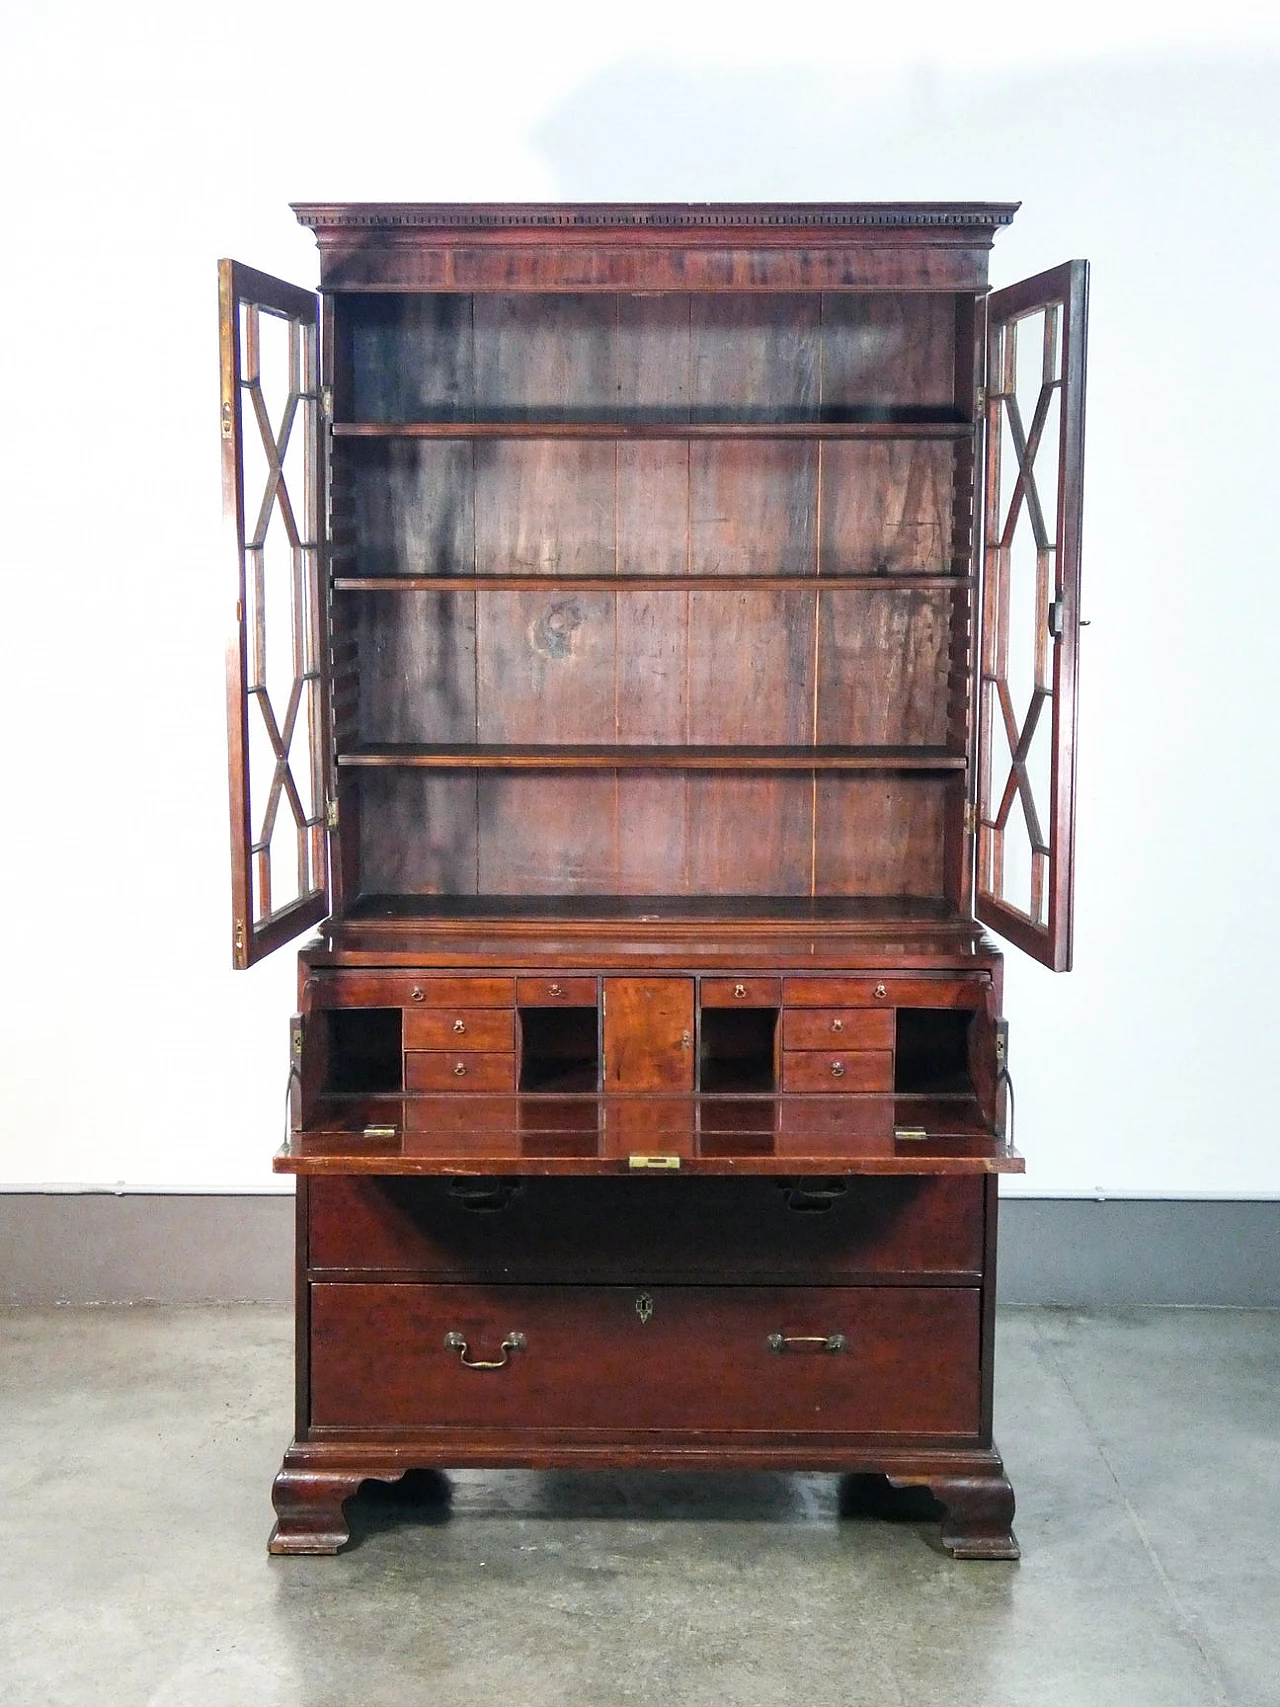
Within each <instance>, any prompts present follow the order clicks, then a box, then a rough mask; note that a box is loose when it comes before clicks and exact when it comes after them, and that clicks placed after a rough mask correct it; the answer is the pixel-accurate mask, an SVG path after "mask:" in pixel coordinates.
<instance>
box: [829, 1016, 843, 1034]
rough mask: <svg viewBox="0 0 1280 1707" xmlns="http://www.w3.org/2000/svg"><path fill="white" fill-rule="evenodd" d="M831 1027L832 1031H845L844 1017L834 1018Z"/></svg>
mask: <svg viewBox="0 0 1280 1707" xmlns="http://www.w3.org/2000/svg"><path fill="white" fill-rule="evenodd" d="M831 1029H832V1031H843V1030H844V1021H843V1020H842V1019H833V1020H832V1022H831Z"/></svg>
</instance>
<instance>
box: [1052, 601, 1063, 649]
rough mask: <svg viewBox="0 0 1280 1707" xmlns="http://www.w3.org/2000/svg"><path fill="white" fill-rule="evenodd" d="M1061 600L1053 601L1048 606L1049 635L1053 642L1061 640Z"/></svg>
mask: <svg viewBox="0 0 1280 1707" xmlns="http://www.w3.org/2000/svg"><path fill="white" fill-rule="evenodd" d="M1063 615H1064V613H1063V608H1062V600H1061V599H1055V600H1054V601H1053V603H1052V604H1051V605H1050V606H1049V633H1050V634H1052V636H1053V638H1054V639H1055V640H1061V638H1062V627H1063Z"/></svg>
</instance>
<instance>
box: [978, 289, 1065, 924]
mask: <svg viewBox="0 0 1280 1707" xmlns="http://www.w3.org/2000/svg"><path fill="white" fill-rule="evenodd" d="M1061 371H1062V331H1061V315H1060V312H1059V309H1058V307H1057V305H1051V306H1049V307H1047V308H1045V307H1039V308H1036V309H1034V310H1032V311H1031V312H1030V313H1027V314H1024V315H1022V316H1020V317H1018V318H1017V319H1014V320H1012V321H1010V322H1009V323H1008V324H1007V325H1005V326H1003V327H998V328H996V329H995V336H994V340H993V353H992V363H991V372H992V376H993V381H994V384H993V392H994V395H995V397H996V399H997V400H998V404H999V407H998V411H997V420H996V425H995V426H994V428H993V432H994V434H995V441H996V442H995V443H994V444H993V445H992V447H991V450H992V452H993V454H994V455H995V456H996V457H997V458H998V478H997V480H996V482H995V486H994V489H993V490H992V492H991V494H990V496H991V499H992V500H993V503H992V505H991V508H990V510H989V513H988V515H987V530H986V531H987V556H986V574H987V578H988V593H987V623H986V629H985V632H984V636H983V699H982V704H983V714H984V726H983V763H984V769H983V772H982V777H981V783H980V790H979V794H980V805H981V808H982V817H983V818H984V819H985V820H987V821H988V823H992V822H994V827H993V828H992V829H989V830H985V831H984V832H983V841H982V848H981V853H980V860H979V883H980V887H981V888H982V890H983V891H984V892H985V893H987V894H990V895H992V896H994V897H995V898H997V899H998V900H1000V901H1002V902H1003V903H1004V904H1005V905H1006V906H1008V907H1011V908H1013V909H1014V910H1015V911H1017V912H1018V913H1021V914H1022V915H1023V916H1024V917H1025V918H1027V919H1029V920H1031V921H1032V922H1033V923H1034V924H1037V925H1040V926H1043V925H1045V924H1046V923H1047V919H1048V859H1047V856H1048V854H1049V852H1050V850H1049V847H1048V838H1049V834H1050V824H1051V820H1050V804H1051V785H1052V761H1053V718H1052V710H1053V700H1052V691H1053V661H1054V638H1053V623H1052V618H1053V606H1054V601H1055V600H1056V599H1057V597H1058V587H1057V580H1056V574H1057V553H1056V545H1057V539H1056V534H1057V527H1058V516H1057V486H1058V470H1059V460H1060V433H1061V422H1062V387H1061Z"/></svg>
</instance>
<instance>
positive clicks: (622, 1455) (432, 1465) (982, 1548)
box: [268, 1441, 1021, 1560]
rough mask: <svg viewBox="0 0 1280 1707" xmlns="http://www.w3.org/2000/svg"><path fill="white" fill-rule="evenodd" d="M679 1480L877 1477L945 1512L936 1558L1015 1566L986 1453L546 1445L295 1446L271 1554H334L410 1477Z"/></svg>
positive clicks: (1009, 1501)
mask: <svg viewBox="0 0 1280 1707" xmlns="http://www.w3.org/2000/svg"><path fill="white" fill-rule="evenodd" d="M446 1469H455V1470H458V1469H477V1470H480V1469H519V1470H565V1469H572V1470H619V1469H624V1470H682V1471H686V1472H687V1471H691V1470H695V1471H716V1470H736V1471H773V1472H783V1473H785V1472H799V1471H805V1470H809V1471H814V1470H816V1471H825V1472H827V1473H831V1474H836V1475H852V1476H868V1475H871V1476H882V1477H883V1478H884V1480H885V1481H886V1482H887V1483H888V1484H889V1486H890V1487H892V1488H900V1489H901V1488H925V1489H927V1490H928V1492H929V1493H930V1494H931V1495H932V1496H933V1498H934V1499H935V1500H936V1501H937V1502H938V1504H939V1505H941V1506H943V1507H944V1508H945V1516H944V1517H943V1520H942V1529H941V1542H942V1546H943V1548H944V1549H945V1550H946V1551H947V1552H949V1553H950V1554H951V1555H952V1557H953V1558H956V1559H1005V1560H1010V1559H1017V1558H1019V1557H1020V1556H1021V1553H1020V1549H1019V1547H1018V1543H1017V1541H1016V1539H1015V1537H1014V1534H1013V1529H1012V1527H1011V1526H1012V1523H1013V1514H1014V1495H1013V1488H1012V1486H1011V1485H1010V1483H1009V1479H1008V1477H1007V1476H1006V1475H1005V1473H1004V1465H1003V1463H1002V1462H1001V1459H1000V1455H999V1453H998V1452H996V1451H995V1449H994V1448H992V1449H991V1450H990V1451H986V1450H983V1449H981V1448H979V1449H976V1450H966V1451H949V1450H937V1449H934V1450H929V1449H924V1450H920V1451H915V1452H912V1451H871V1452H868V1453H867V1454H866V1455H865V1456H864V1455H860V1454H855V1453H853V1452H851V1451H849V1449H848V1448H840V1449H834V1448H832V1447H823V1446H818V1447H815V1446H812V1445H810V1446H806V1445H805V1444H804V1443H802V1442H800V1443H795V1444H792V1445H785V1446H780V1445H769V1446H751V1445H746V1444H744V1445H740V1446H733V1447H728V1448H726V1447H723V1446H718V1447H714V1448H709V1447H706V1446H702V1445H695V1444H688V1445H680V1444H676V1443H665V1444H663V1445H660V1446H651V1447H641V1446H631V1447H627V1448H619V1447H617V1446H608V1447H606V1446H582V1447H578V1448H573V1447H569V1448H563V1447H560V1448H550V1447H547V1446H545V1445H541V1446H526V1447H525V1448H523V1449H521V1448H519V1447H510V1448H506V1449H501V1450H495V1449H494V1447H493V1446H483V1445H477V1444H475V1443H472V1444H471V1445H470V1446H465V1445H462V1444H461V1443H457V1442H455V1443H451V1444H450V1445H448V1446H441V1445H440V1444H439V1443H435V1444H427V1443H425V1442H424V1443H422V1444H421V1445H413V1444H410V1443H405V1442H397V1443H395V1444H394V1445H390V1444H370V1443H364V1442H341V1443H340V1442H336V1441H322V1442H311V1441H294V1442H293V1443H292V1444H291V1445H290V1447H289V1449H288V1451H287V1452H286V1453H285V1456H284V1463H283V1464H282V1466H281V1468H280V1472H279V1474H278V1475H277V1477H276V1479H275V1485H274V1488H273V1490H272V1503H273V1505H274V1506H275V1509H276V1523H275V1527H274V1528H273V1529H272V1531H271V1538H270V1541H269V1542H268V1550H269V1551H270V1552H271V1553H273V1554H294V1555H298V1554H334V1553H338V1552H340V1551H341V1549H342V1548H343V1547H344V1546H345V1545H346V1544H347V1542H348V1541H349V1540H350V1539H351V1529H350V1525H349V1524H348V1522H347V1519H346V1516H345V1513H344V1510H343V1508H344V1506H345V1504H346V1502H347V1501H348V1500H349V1499H350V1498H351V1497H352V1496H353V1495H354V1494H356V1493H358V1492H359V1490H360V1485H361V1483H362V1482H365V1481H379V1482H386V1483H394V1482H399V1481H400V1480H401V1479H402V1478H403V1477H404V1476H406V1475H408V1474H409V1472H410V1471H412V1470H440V1471H443V1470H446Z"/></svg>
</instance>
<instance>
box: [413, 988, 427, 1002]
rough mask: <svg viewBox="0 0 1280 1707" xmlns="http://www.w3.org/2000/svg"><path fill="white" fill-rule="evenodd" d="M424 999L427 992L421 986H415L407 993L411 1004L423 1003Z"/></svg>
mask: <svg viewBox="0 0 1280 1707" xmlns="http://www.w3.org/2000/svg"><path fill="white" fill-rule="evenodd" d="M426 999H427V992H426V991H425V990H424V989H423V988H422V985H421V984H415V985H414V986H413V988H412V990H410V992H409V1000H410V1001H411V1002H425V1001H426Z"/></svg>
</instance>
